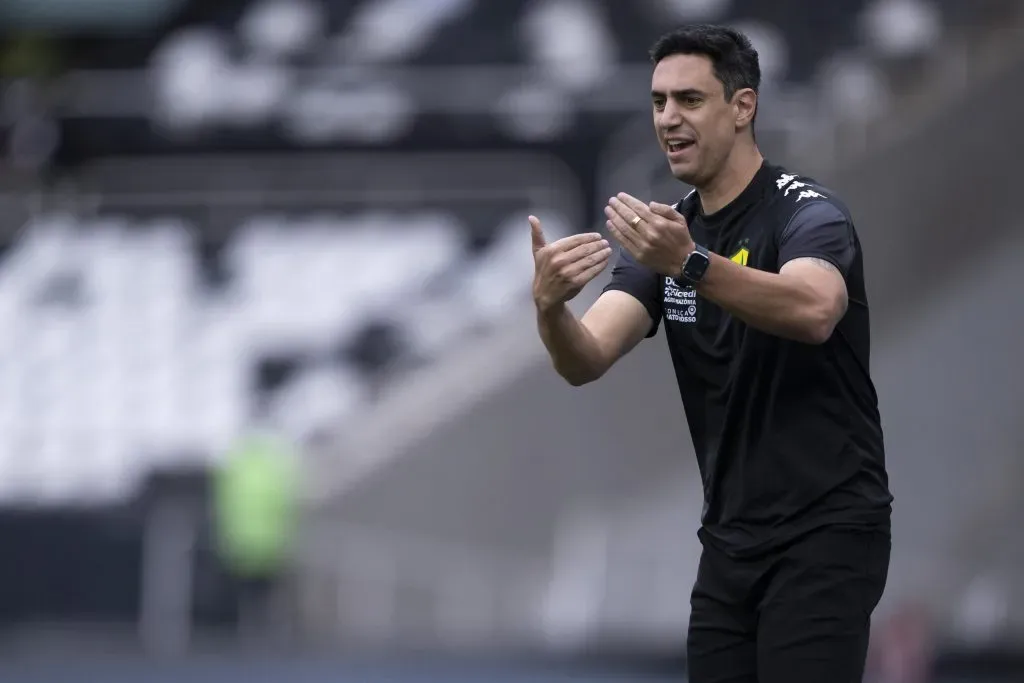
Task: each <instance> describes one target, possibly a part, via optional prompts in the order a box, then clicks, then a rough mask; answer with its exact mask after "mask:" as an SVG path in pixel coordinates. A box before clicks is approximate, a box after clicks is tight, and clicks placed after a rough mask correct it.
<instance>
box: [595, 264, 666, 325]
mask: <svg viewBox="0 0 1024 683" xmlns="http://www.w3.org/2000/svg"><path fill="white" fill-rule="evenodd" d="M604 291H605V292H611V291H619V292H625V293H626V294H629V295H630V296H632V297H633V298H634V299H636V300H637V301H639V302H640V303H642V304H643V305H644V308H646V309H647V313H649V314H650V316H651V329H650V331H649V332H648V333H647V336H648V337H653V336H654V335H655V334H657V332H658V324H659V323H660V322H661V286H660V284H659V281H658V274H657V273H655V272H654V271H653V270H651V269H650V268H647V267H646V266H644V265H641V264H640V263H637V261H636V259H634V258H633V256H632V255H631V254H630V253H629V252H628V251H626V250H625V249H622V248H620V249H619V257H618V260H617V261H616V263H615V267H614V268H612V281H611V282H609V283H608V284H607V285H605V288H604Z"/></svg>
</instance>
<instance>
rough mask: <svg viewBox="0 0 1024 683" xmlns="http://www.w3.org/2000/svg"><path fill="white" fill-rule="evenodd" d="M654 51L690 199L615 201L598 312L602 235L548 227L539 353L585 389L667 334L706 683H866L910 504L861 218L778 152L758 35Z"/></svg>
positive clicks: (538, 236) (663, 123)
mask: <svg viewBox="0 0 1024 683" xmlns="http://www.w3.org/2000/svg"><path fill="white" fill-rule="evenodd" d="M651 58H652V62H653V63H654V70H653V76H652V88H651V97H652V109H653V117H654V125H655V130H656V133H657V138H658V141H659V143H660V144H661V147H662V149H663V150H664V152H665V154H666V156H667V157H668V163H669V168H670V169H671V172H672V174H673V175H674V176H675V177H676V178H677V179H679V180H680V181H682V182H684V183H687V184H689V185H692V186H693V187H694V188H695V190H694V191H693V192H691V193H690V194H688V195H687V196H686V197H685V198H684V199H683V200H681V201H680V202H678V203H677V204H676V205H675V206H667V205H664V204H659V203H655V202H651V203H645V202H642V201H640V200H638V199H636V198H634V197H631V196H629V195H626V194H619V195H618V196H616V197H614V198H612V199H611V200H610V202H609V204H608V206H607V208H606V214H607V218H608V222H607V228H608V230H609V232H610V233H611V235H612V236H614V237H615V238H616V240H617V241H618V242H619V243H620V245H621V250H620V254H619V257H618V261H617V264H616V265H615V268H614V270H613V275H612V281H611V283H610V284H609V285H608V286H607V287H606V288H605V291H604V292H603V293H602V295H601V297H600V298H599V299H598V300H597V302H596V303H595V304H594V305H593V306H592V307H591V308H590V310H588V311H587V312H586V314H585V315H584V316H583V318H582V319H577V318H576V317H575V316H574V315H573V313H572V312H571V311H570V310H569V308H568V307H567V305H566V302H567V301H569V300H570V299H572V298H573V297H574V296H575V295H576V294H577V293H579V291H580V290H581V289H582V287H583V286H585V285H586V283H587V282H589V281H590V280H591V279H593V278H594V277H595V276H596V275H597V274H598V273H599V272H601V270H602V269H603V268H604V267H605V266H606V264H607V262H608V261H609V259H610V254H611V249H610V247H609V245H608V243H607V242H606V241H604V240H603V239H602V237H601V235H599V234H582V235H575V236H571V237H568V238H565V239H562V240H559V241H556V242H553V243H551V244H548V243H546V241H545V239H544V235H543V232H542V227H541V225H540V222H539V221H538V220H537V219H536V218H535V217H532V216H531V217H530V223H531V232H532V241H533V252H534V257H535V264H536V270H535V276H534V283H533V294H534V299H535V302H536V306H537V320H538V327H539V332H540V336H541V339H542V340H543V342H544V344H545V346H546V347H547V349H548V352H549V354H550V356H551V358H552V361H553V364H554V367H555V369H556V370H557V371H558V372H559V374H561V375H562V376H563V377H564V378H565V379H566V380H567V381H568V382H570V383H571V384H573V385H576V386H578V385H582V384H586V383H588V382H593V381H594V380H596V379H598V378H600V377H601V376H602V375H604V373H605V372H607V371H608V370H609V368H611V366H612V365H613V364H614V363H615V362H616V361H617V360H618V359H619V358H620V357H622V356H623V355H624V354H625V353H627V352H628V351H630V350H631V349H632V348H633V347H634V346H636V345H637V344H638V343H639V342H640V341H641V340H642V339H644V338H645V337H651V336H654V334H655V333H656V331H657V328H658V326H659V323H660V321H661V320H662V319H664V321H665V332H666V337H667V340H668V345H669V350H670V354H671V358H672V362H673V365H674V369H675V372H676V376H677V380H678V384H679V390H680V393H681V395H682V400H683V405H684V408H685V411H686V416H687V420H688V423H689V428H690V433H691V436H692V439H693V443H694V447H695V450H696V454H697V460H698V464H699V469H700V473H701V476H702V478H703V481H704V498H705V500H704V510H703V514H702V520H701V522H702V523H701V528H700V531H699V532H698V534H699V537H700V540H701V543H702V546H703V551H702V554H701V558H700V564H699V568H698V572H697V580H696V583H695V586H694V589H693V593H692V597H691V617H690V626H689V634H688V638H687V660H688V669H689V675H690V680H691V681H692V682H693V683H715V682H719V681H721V682H723V683H724V682H725V681H729V682H730V683H739V682H741V681H742V682H746V681H750V682H754V681H759V682H760V683H782V682H785V683H805V682H806V683H822V682H823V681H828V682H829V683H850V682H853V681H860V680H861V678H862V676H863V673H864V666H865V659H866V656H867V647H868V637H869V630H870V616H871V613H872V612H873V610H874V608H875V606H876V605H877V603H878V601H879V599H880V598H881V595H882V592H883V590H884V587H885V583H886V578H887V574H888V566H889V553H890V546H891V542H890V514H891V502H892V497H891V495H890V493H889V490H888V477H887V473H886V468H885V457H884V449H883V438H882V429H881V424H880V418H879V413H878V408H877V399H876V395H875V389H874V386H873V383H872V380H871V378H870V375H869V372H868V368H869V346H870V342H869V320H868V305H867V299H866V296H865V283H864V275H863V263H862V254H861V248H860V243H859V240H858V238H857V234H856V232H855V230H854V225H853V221H852V219H851V217H850V213H849V211H848V210H847V208H846V207H845V206H844V204H843V203H842V202H841V201H840V200H839V199H837V198H836V197H835V195H834V194H833V193H832V192H830V191H829V190H827V189H825V188H824V187H822V186H820V185H819V184H817V183H816V182H815V181H813V180H811V179H809V178H805V177H802V176H799V175H796V174H793V173H789V172H788V171H787V170H785V169H784V168H781V167H779V166H776V165H773V164H771V163H769V162H768V161H766V160H765V159H764V158H763V157H762V155H761V153H760V151H759V149H758V146H757V143H756V140H755V135H754V119H755V115H756V113H757V104H758V88H759V85H760V66H759V62H758V56H757V53H756V51H755V50H754V49H753V48H752V47H751V44H750V41H749V40H748V39H747V38H746V37H745V36H744V35H742V34H740V33H738V32H736V31H734V30H731V29H727V28H723V27H715V26H690V27H685V28H682V29H680V30H678V31H675V32H673V33H670V34H668V35H666V36H664V37H663V38H662V39H660V40H659V41H658V42H657V43H656V44H655V46H654V47H653V49H652V51H651ZM638 398H639V397H638ZM624 457H628V454H624Z"/></svg>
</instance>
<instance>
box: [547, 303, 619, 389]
mask: <svg viewBox="0 0 1024 683" xmlns="http://www.w3.org/2000/svg"><path fill="white" fill-rule="evenodd" d="M537 329H538V330H539V331H540V338H541V341H543V342H544V346H545V347H547V350H548V354H549V355H550V356H551V362H552V364H553V365H554V367H555V371H556V372H558V374H559V375H561V376H562V377H564V378H565V380H566V381H567V382H569V384H572V385H573V386H581V385H583V384H586V383H588V382H593V381H594V380H596V379H598V378H599V377H600V376H601V375H602V374H604V371H605V369H606V368H604V360H603V358H602V354H601V348H600V347H599V346H598V344H597V341H596V340H595V339H594V337H593V335H591V334H590V331H589V330H587V328H586V326H585V325H583V323H581V322H580V321H579V320H577V319H576V316H574V315H573V314H572V311H570V310H569V307H568V306H566V305H565V304H560V305H558V306H555V307H554V308H552V309H550V310H547V311H539V310H538V311H537Z"/></svg>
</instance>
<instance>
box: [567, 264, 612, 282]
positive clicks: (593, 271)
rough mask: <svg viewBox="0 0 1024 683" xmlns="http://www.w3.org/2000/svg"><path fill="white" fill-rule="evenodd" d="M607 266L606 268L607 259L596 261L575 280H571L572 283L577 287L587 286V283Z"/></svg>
mask: <svg viewBox="0 0 1024 683" xmlns="http://www.w3.org/2000/svg"><path fill="white" fill-rule="evenodd" d="M607 266H608V259H607V258H605V259H603V260H601V261H598V262H597V263H595V264H594V265H592V266H589V267H587V268H586V269H585V270H583V271H582V272H580V273H579V274H578V275H577V276H576V277H575V278H573V282H574V283H575V284H576V286H577V287H582V286H583V285H585V284H587V283H588V282H590V281H591V280H593V279H594V278H595V277H597V276H598V275H600V274H601V271H602V270H604V269H605V268H606V267H607Z"/></svg>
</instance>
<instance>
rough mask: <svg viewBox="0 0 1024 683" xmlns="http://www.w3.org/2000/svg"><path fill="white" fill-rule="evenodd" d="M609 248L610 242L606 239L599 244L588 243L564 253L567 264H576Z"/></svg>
mask: <svg viewBox="0 0 1024 683" xmlns="http://www.w3.org/2000/svg"><path fill="white" fill-rule="evenodd" d="M607 248H608V240H606V239H601V240H599V241H597V242H587V243H586V244H581V245H579V246H578V247H573V248H572V249H570V250H569V251H567V252H564V256H563V258H564V259H565V263H576V262H578V261H581V260H583V259H585V258H587V257H588V256H590V255H592V254H596V253H598V252H599V251H602V250H604V249H607Z"/></svg>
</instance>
